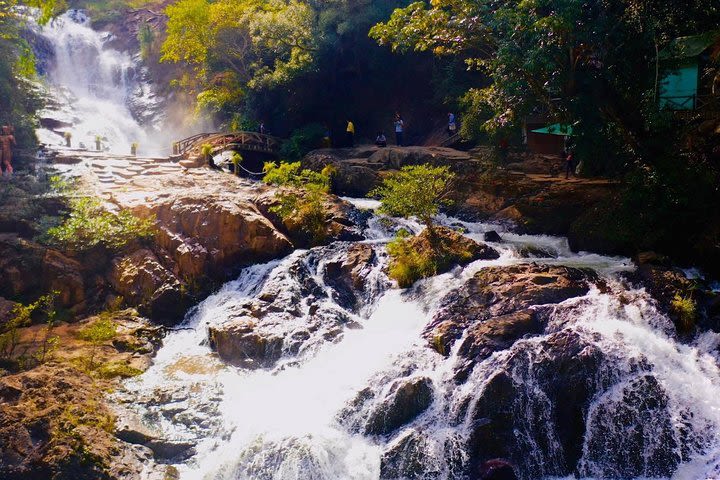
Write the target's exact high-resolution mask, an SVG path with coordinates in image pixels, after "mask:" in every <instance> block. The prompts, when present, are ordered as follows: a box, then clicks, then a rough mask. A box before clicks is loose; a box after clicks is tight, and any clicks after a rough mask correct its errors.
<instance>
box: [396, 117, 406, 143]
mask: <svg viewBox="0 0 720 480" xmlns="http://www.w3.org/2000/svg"><path fill="white" fill-rule="evenodd" d="M404 130H405V122H403V119H402V116H400V114H399V113H396V114H395V143H396V144H397V146H398V147H402V146H403V131H404Z"/></svg>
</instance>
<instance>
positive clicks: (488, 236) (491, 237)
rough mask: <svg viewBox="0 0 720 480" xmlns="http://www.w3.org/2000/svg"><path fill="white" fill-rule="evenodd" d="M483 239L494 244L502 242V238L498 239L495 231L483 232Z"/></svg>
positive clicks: (498, 235)
mask: <svg viewBox="0 0 720 480" xmlns="http://www.w3.org/2000/svg"><path fill="white" fill-rule="evenodd" d="M483 239H484V240H485V241H486V242H494V243H500V242H502V238H501V237H500V234H499V233H497V232H496V231H495V230H490V231H489V232H485V234H484V235H483Z"/></svg>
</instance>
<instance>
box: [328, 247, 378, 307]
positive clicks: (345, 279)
mask: <svg viewBox="0 0 720 480" xmlns="http://www.w3.org/2000/svg"><path fill="white" fill-rule="evenodd" d="M377 263H378V258H377V254H376V253H375V250H374V249H373V248H372V247H371V246H370V245H368V244H364V243H356V244H353V245H352V246H350V248H348V251H347V254H346V255H345V256H344V257H342V258H338V259H336V260H333V261H331V262H327V263H326V264H325V271H324V272H323V279H324V281H325V283H326V284H327V285H330V286H331V287H332V296H333V300H334V301H335V302H336V303H338V304H339V305H342V306H343V307H345V308H348V309H349V310H356V309H357V307H358V306H359V305H360V304H361V303H362V300H363V297H364V295H365V293H366V291H367V288H368V285H367V283H368V281H369V279H368V275H369V274H370V272H371V271H372V269H373V267H374V266H376V265H377Z"/></svg>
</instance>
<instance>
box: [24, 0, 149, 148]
mask: <svg viewBox="0 0 720 480" xmlns="http://www.w3.org/2000/svg"><path fill="white" fill-rule="evenodd" d="M33 28H34V31H35V34H36V35H38V36H39V37H40V38H41V39H43V40H44V41H45V42H46V43H48V44H49V45H50V46H51V47H52V52H51V58H50V59H42V60H43V64H47V67H46V69H45V70H46V71H45V72H43V73H44V79H45V81H46V83H47V84H48V87H49V90H50V93H51V95H52V96H53V97H54V98H53V101H52V102H51V105H50V106H49V108H48V110H47V111H45V112H43V116H45V117H47V118H50V119H52V120H53V121H54V122H53V123H54V124H59V125H60V126H59V127H55V126H53V128H52V129H49V128H44V129H41V130H40V131H39V132H38V133H39V137H40V140H41V141H42V142H44V143H47V144H50V145H63V144H64V143H65V142H64V139H63V134H64V133H65V132H69V133H70V134H71V135H72V145H73V147H75V148H77V147H82V146H85V147H86V148H88V149H91V150H95V147H96V145H95V142H96V138H97V137H100V138H101V139H102V148H103V149H104V150H107V151H110V152H112V153H120V154H128V153H130V145H131V144H132V143H138V144H139V147H140V149H141V151H144V152H146V153H147V152H149V151H152V150H153V149H157V148H158V147H156V146H155V145H152V143H151V142H152V141H153V136H152V135H151V134H149V133H148V132H149V131H150V133H152V132H151V130H152V128H153V125H147V124H145V125H143V124H141V123H140V122H139V121H138V119H137V118H136V115H134V113H133V110H134V111H135V113H137V110H138V107H139V109H141V110H142V109H145V110H146V112H145V115H144V116H147V113H148V112H147V111H150V115H149V116H151V117H152V116H153V115H152V114H153V113H154V112H153V109H155V108H157V103H158V101H159V100H158V98H157V97H156V96H155V95H154V93H153V92H152V87H151V86H150V85H148V84H147V83H146V82H143V80H142V77H143V75H142V68H141V66H140V64H139V61H138V60H137V58H135V59H134V58H133V57H131V56H130V55H129V54H128V53H126V52H119V51H117V50H114V49H112V48H110V47H109V46H108V45H107V44H108V42H109V41H110V40H111V36H110V34H108V33H102V32H97V31H95V30H93V29H92V28H91V26H90V19H89V18H88V16H87V14H86V13H85V12H84V11H82V10H69V11H68V12H66V13H64V14H63V15H61V16H60V17H58V18H55V19H53V20H52V21H51V22H50V23H49V24H48V25H45V26H42V27H40V26H37V25H34V26H33ZM46 54H47V53H46ZM131 107H133V108H131ZM138 116H139V115H138ZM157 120H158V121H159V120H160V119H159V118H158V119H157Z"/></svg>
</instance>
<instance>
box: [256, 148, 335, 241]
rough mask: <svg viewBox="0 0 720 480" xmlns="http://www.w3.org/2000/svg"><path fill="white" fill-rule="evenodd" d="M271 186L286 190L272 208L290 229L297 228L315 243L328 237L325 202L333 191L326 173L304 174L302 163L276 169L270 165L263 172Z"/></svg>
mask: <svg viewBox="0 0 720 480" xmlns="http://www.w3.org/2000/svg"><path fill="white" fill-rule="evenodd" d="M263 171H264V172H265V177H264V181H265V183H267V184H268V185H276V186H279V187H285V188H283V189H282V190H281V191H280V193H278V195H277V198H278V200H279V204H278V205H275V206H273V207H271V208H270V211H271V212H273V213H276V214H278V215H279V216H280V218H282V219H283V222H285V223H286V224H290V225H297V226H299V229H300V230H301V231H303V232H305V233H307V234H308V235H309V236H310V238H311V239H312V241H313V242H314V243H319V242H321V241H322V240H324V238H325V236H326V225H325V205H324V203H325V199H326V196H327V193H328V192H329V190H330V177H329V175H327V174H326V173H318V172H314V171H312V170H303V169H302V168H301V166H300V162H295V163H281V164H280V165H276V164H275V163H273V162H267V163H266V164H265V166H264V168H263Z"/></svg>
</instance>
